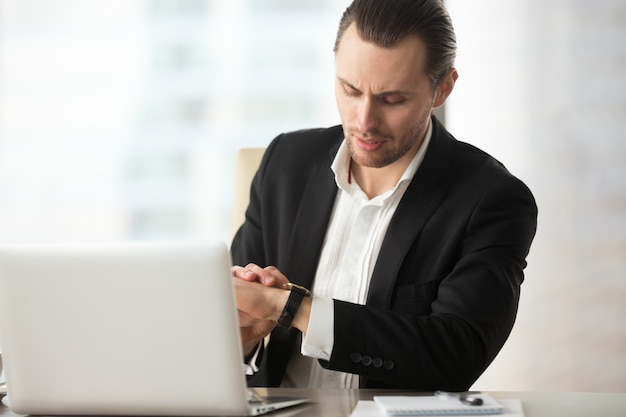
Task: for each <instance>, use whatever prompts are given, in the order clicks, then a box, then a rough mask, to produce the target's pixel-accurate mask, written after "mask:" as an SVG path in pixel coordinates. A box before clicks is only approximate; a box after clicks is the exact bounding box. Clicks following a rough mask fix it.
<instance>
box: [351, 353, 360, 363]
mask: <svg viewBox="0 0 626 417" xmlns="http://www.w3.org/2000/svg"><path fill="white" fill-rule="evenodd" d="M350 360H352V362H354V363H359V362H361V354H360V353H359V352H354V353H352V354H351V355H350Z"/></svg>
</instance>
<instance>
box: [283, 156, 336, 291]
mask: <svg viewBox="0 0 626 417" xmlns="http://www.w3.org/2000/svg"><path fill="white" fill-rule="evenodd" d="M338 148H339V144H338V145H337V146H336V147H334V148H333V149H332V150H331V152H330V155H329V156H330V160H329V161H325V162H323V163H320V164H317V165H315V166H314V167H313V169H312V171H311V174H310V176H309V179H308V181H307V184H306V187H305V190H304V197H303V198H302V201H301V202H300V207H299V208H298V214H297V216H296V220H295V223H294V225H293V235H292V237H291V257H290V260H289V264H288V269H287V272H288V273H287V274H286V275H287V276H288V277H290V278H291V279H292V280H293V281H294V282H296V283H298V284H301V285H304V286H305V287H307V288H311V286H312V284H313V279H314V278H315V272H316V270H317V264H318V261H319V255H320V253H321V251H322V244H323V243H324V238H325V236H326V229H327V228H328V222H329V220H330V215H331V213H332V210H333V207H334V204H335V197H336V195H337V185H336V183H335V176H334V174H333V172H332V170H331V169H330V165H331V164H330V163H331V162H332V158H334V156H335V154H336V153H337V149H338Z"/></svg>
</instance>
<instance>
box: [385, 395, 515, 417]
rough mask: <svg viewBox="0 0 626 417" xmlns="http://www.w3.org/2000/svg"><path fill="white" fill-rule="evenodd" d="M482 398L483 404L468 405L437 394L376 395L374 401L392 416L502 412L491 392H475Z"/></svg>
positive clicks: (474, 396) (477, 396)
mask: <svg viewBox="0 0 626 417" xmlns="http://www.w3.org/2000/svg"><path fill="white" fill-rule="evenodd" d="M471 397H472V398H479V399H480V400H482V404H481V405H468V404H464V403H463V402H461V401H459V400H458V399H456V400H455V399H450V398H442V397H437V396H425V397H418V396H375V397H374V401H375V402H376V403H377V404H378V405H379V406H380V407H381V408H382V409H383V410H384V411H385V412H386V413H387V415H390V416H438V415H439V416H442V415H444V416H449V415H477V414H501V413H503V412H504V407H503V406H502V404H500V403H499V402H497V401H496V400H494V399H493V397H491V396H490V395H489V394H474V395H472V396H471Z"/></svg>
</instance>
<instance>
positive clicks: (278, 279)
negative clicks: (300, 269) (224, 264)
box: [231, 264, 289, 288]
mask: <svg viewBox="0 0 626 417" xmlns="http://www.w3.org/2000/svg"><path fill="white" fill-rule="evenodd" d="M231 271H232V274H233V276H234V277H237V278H241V279H243V280H244V281H249V282H253V281H256V282H260V283H261V284H263V285H266V286H268V287H278V288H284V286H285V284H287V283H288V282H289V280H288V279H287V277H286V276H284V275H283V273H282V272H280V271H279V270H278V268H276V267H275V266H268V267H266V268H261V267H260V266H258V265H256V264H248V265H246V266H245V267H242V266H237V265H236V266H233V267H232V269H231Z"/></svg>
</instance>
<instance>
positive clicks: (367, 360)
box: [361, 355, 372, 366]
mask: <svg viewBox="0 0 626 417" xmlns="http://www.w3.org/2000/svg"><path fill="white" fill-rule="evenodd" d="M361 363H362V364H363V365H365V366H370V365H371V364H372V358H370V357H369V356H367V355H365V356H363V358H362V359H361Z"/></svg>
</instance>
